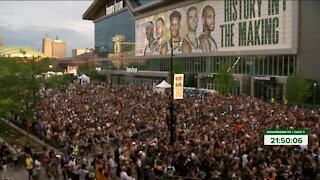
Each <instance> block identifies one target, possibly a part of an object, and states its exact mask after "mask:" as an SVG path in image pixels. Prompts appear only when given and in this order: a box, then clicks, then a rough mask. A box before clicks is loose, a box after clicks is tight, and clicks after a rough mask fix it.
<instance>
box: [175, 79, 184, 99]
mask: <svg viewBox="0 0 320 180" xmlns="http://www.w3.org/2000/svg"><path fill="white" fill-rule="evenodd" d="M183 78H184V74H175V75H174V83H173V85H174V86H173V98H174V99H183Z"/></svg>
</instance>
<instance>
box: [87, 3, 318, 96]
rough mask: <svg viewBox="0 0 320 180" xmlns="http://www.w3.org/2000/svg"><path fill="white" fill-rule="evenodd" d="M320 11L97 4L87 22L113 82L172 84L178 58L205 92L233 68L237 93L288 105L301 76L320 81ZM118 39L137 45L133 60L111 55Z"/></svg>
mask: <svg viewBox="0 0 320 180" xmlns="http://www.w3.org/2000/svg"><path fill="white" fill-rule="evenodd" d="M319 8H320V3H319V2H317V1H286V0H250V1H249V0H223V1H211V0H207V1H203V0H202V1H200V0H194V1H190V0H184V1H169V0H159V1H151V0H150V1H139V0H121V1H120V0H118V1H94V2H93V3H92V5H91V6H90V7H89V8H88V10H87V11H86V12H85V13H84V15H83V18H84V19H86V20H92V21H93V22H94V24H95V48H96V53H97V54H98V56H99V57H100V60H101V62H102V63H103V68H104V69H105V71H104V72H105V73H106V74H107V78H108V81H109V82H111V83H128V82H129V83H132V82H141V83H153V82H156V81H157V80H160V79H163V78H167V79H169V71H170V61H171V58H172V56H173V59H174V60H175V63H177V64H179V65H180V66H182V69H183V72H184V73H185V75H186V78H187V79H188V78H189V79H193V80H196V84H197V87H199V88H208V89H213V88H216V86H215V84H213V79H214V77H215V75H216V74H217V73H218V71H219V69H220V68H221V67H223V66H227V67H230V70H231V72H232V73H233V75H234V77H235V79H236V81H237V87H236V88H235V90H234V93H235V94H248V95H252V96H256V97H265V98H271V97H274V98H280V99H281V98H283V97H284V96H285V91H286V88H285V87H286V86H285V84H286V81H287V77H288V76H289V75H290V74H292V73H294V72H296V71H297V70H298V71H300V72H302V73H303V74H304V75H305V77H306V78H308V79H312V80H315V81H320V71H319V68H320V65H319V63H317V57H319V55H320V51H319V47H320V41H319V39H320V35H319V33H318V32H319V30H320V23H318V22H316V21H317V17H320V11H318V9H319ZM115 36H124V38H125V39H126V41H127V42H131V43H134V45H135V47H134V53H133V55H131V56H126V57H122V56H117V57H116V58H115V57H110V56H109V54H110V53H113V52H115V49H114V47H115V46H114V44H113V41H112V39H113V38H114V37H115ZM127 50H128V51H132V49H131V48H128V49H127ZM124 51H126V49H124ZM132 67H133V68H137V69H138V71H134V72H132V71H130V70H129V71H128V68H132Z"/></svg>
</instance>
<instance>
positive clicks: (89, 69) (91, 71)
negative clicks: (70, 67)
mask: <svg viewBox="0 0 320 180" xmlns="http://www.w3.org/2000/svg"><path fill="white" fill-rule="evenodd" d="M95 68H96V66H95V65H94V64H89V63H84V64H81V65H79V66H78V74H86V75H87V76H89V77H90V79H91V80H98V81H99V80H100V81H102V80H104V76H102V75H100V74H99V72H98V71H96V70H95Z"/></svg>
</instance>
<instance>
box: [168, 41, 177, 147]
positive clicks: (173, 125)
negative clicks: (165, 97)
mask: <svg viewBox="0 0 320 180" xmlns="http://www.w3.org/2000/svg"><path fill="white" fill-rule="evenodd" d="M170 47H171V57H170V81H171V95H170V108H169V110H170V119H169V120H168V128H169V132H170V145H171V146H173V144H174V142H175V132H176V120H175V118H174V117H173V116H174V115H173V38H171V40H170Z"/></svg>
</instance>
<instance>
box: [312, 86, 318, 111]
mask: <svg viewBox="0 0 320 180" xmlns="http://www.w3.org/2000/svg"><path fill="white" fill-rule="evenodd" d="M316 88H317V83H313V107H315V105H316Z"/></svg>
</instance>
